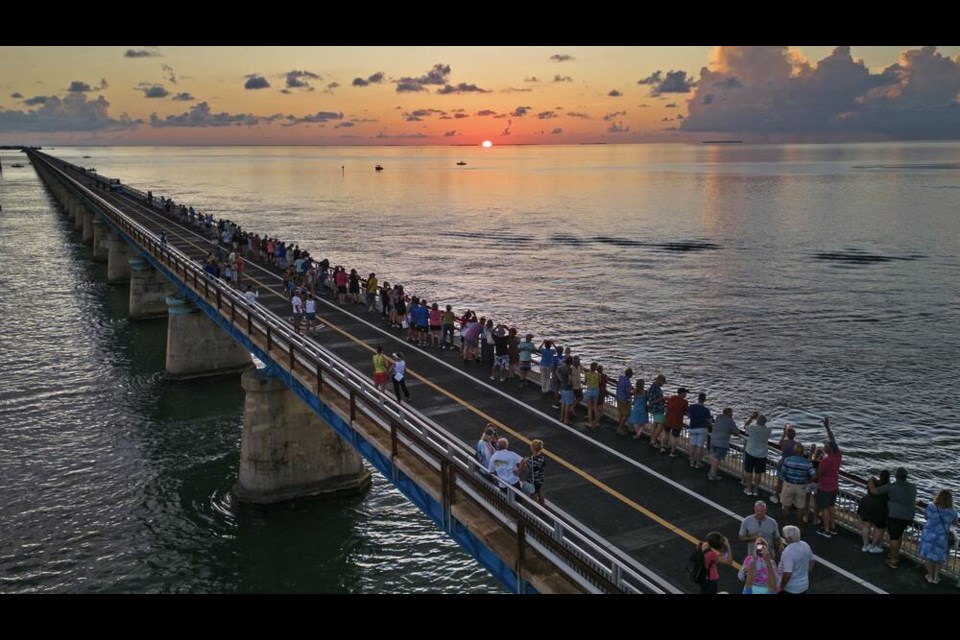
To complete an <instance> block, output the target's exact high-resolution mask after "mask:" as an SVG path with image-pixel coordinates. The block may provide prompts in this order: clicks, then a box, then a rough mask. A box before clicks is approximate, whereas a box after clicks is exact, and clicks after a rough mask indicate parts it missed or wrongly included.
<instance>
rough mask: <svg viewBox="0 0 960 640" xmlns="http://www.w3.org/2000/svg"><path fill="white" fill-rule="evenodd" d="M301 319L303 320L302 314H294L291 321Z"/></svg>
mask: <svg viewBox="0 0 960 640" xmlns="http://www.w3.org/2000/svg"><path fill="white" fill-rule="evenodd" d="M302 318H303V314H302V313H295V314H293V319H294V320H300V319H302Z"/></svg>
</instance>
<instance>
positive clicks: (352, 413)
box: [350, 389, 357, 424]
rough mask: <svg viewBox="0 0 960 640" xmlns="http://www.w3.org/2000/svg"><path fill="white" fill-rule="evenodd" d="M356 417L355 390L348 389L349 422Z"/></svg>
mask: <svg viewBox="0 0 960 640" xmlns="http://www.w3.org/2000/svg"><path fill="white" fill-rule="evenodd" d="M356 419H357V392H356V391H354V390H353V389H350V424H353V421H354V420H356Z"/></svg>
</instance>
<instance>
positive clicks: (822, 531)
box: [817, 527, 836, 538]
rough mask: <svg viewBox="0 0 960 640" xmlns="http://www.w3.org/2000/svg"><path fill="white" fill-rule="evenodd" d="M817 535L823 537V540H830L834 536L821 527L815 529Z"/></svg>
mask: <svg viewBox="0 0 960 640" xmlns="http://www.w3.org/2000/svg"><path fill="white" fill-rule="evenodd" d="M817 535H818V536H823V537H824V538H832V537H833V536H834V535H836V534H833V533H831V532H829V531H827V530H826V529H824V528H823V527H820V528H819V529H817Z"/></svg>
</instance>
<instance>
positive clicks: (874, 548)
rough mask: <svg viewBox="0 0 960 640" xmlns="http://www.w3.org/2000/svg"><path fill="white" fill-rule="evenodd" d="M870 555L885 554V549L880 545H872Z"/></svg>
mask: <svg viewBox="0 0 960 640" xmlns="http://www.w3.org/2000/svg"><path fill="white" fill-rule="evenodd" d="M869 551H870V553H883V547H881V546H880V545H878V544H875V545H872V546H871V547H870V549H869Z"/></svg>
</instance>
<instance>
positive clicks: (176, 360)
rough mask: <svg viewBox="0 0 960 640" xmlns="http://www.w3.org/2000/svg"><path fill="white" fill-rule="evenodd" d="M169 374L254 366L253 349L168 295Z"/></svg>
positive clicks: (195, 374)
mask: <svg viewBox="0 0 960 640" xmlns="http://www.w3.org/2000/svg"><path fill="white" fill-rule="evenodd" d="M165 301H166V304H167V314H168V320H167V355H166V370H167V377H169V378H173V379H175V380H187V379H190V378H202V377H206V376H215V375H221V374H226V373H237V372H239V371H243V370H244V369H249V368H250V367H252V366H253V360H252V359H251V358H250V352H249V351H247V350H246V349H245V348H243V347H242V346H241V345H240V344H239V343H237V342H236V341H234V339H233V338H231V337H230V335H229V334H228V333H227V332H225V331H224V330H223V329H221V328H220V327H219V325H217V323H216V322H214V321H213V320H211V319H210V318H209V317H207V315H206V314H205V313H203V312H201V311H200V310H199V309H197V307H196V306H195V305H194V304H192V303H190V302H188V301H187V300H183V299H182V298H177V297H174V296H167V298H166V299H165Z"/></svg>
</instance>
